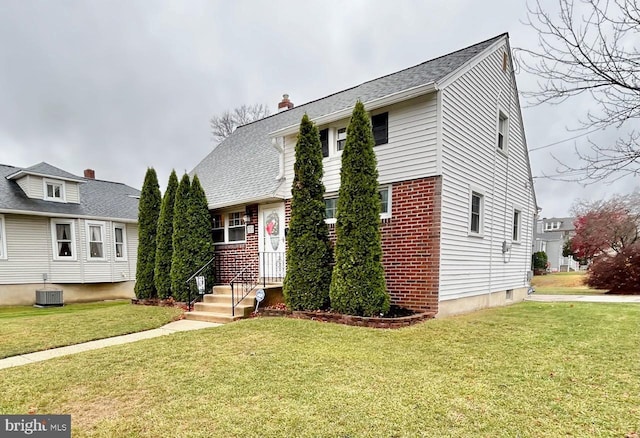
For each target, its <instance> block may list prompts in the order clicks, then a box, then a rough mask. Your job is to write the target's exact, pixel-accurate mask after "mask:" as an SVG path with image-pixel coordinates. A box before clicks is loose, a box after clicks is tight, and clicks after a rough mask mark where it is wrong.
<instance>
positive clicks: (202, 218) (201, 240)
mask: <svg viewBox="0 0 640 438" xmlns="http://www.w3.org/2000/svg"><path fill="white" fill-rule="evenodd" d="M187 214H188V216H189V231H190V236H189V247H190V251H191V259H190V271H191V272H190V273H189V276H191V275H193V273H194V272H196V271H197V270H198V269H200V268H202V267H203V266H204V265H205V264H206V263H207V262H208V261H209V260H211V257H212V256H213V238H212V236H211V228H212V223H211V215H210V214H209V207H208V203H207V197H206V195H205V194H204V190H203V189H202V186H201V185H200V180H199V179H198V175H194V177H193V180H192V181H191V191H190V193H189V207H188V208H187ZM212 274H213V269H212V266H211V265H209V267H207V268H205V269H204V270H203V271H202V273H201V275H202V276H204V277H205V279H206V284H207V289H210V288H211V286H212V285H213V275H212ZM195 290H196V289H195V288H194V291H195Z"/></svg>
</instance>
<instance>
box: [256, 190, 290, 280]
mask: <svg viewBox="0 0 640 438" xmlns="http://www.w3.org/2000/svg"><path fill="white" fill-rule="evenodd" d="M258 240H259V251H260V277H262V278H266V279H267V280H274V281H282V279H283V278H284V275H285V273H286V264H285V261H286V256H285V236H284V202H279V203H277V204H267V205H260V206H259V208H258Z"/></svg>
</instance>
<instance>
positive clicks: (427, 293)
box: [285, 177, 442, 312]
mask: <svg viewBox="0 0 640 438" xmlns="http://www.w3.org/2000/svg"><path fill="white" fill-rule="evenodd" d="M441 197H442V178H441V177H430V178H423V179H417V180H411V181H404V182H399V183H395V184H393V187H392V189H391V209H392V211H391V218H389V219H383V220H382V226H381V234H382V253H383V255H382V264H383V266H384V270H385V279H386V281H387V290H388V291H389V294H390V295H391V302H392V304H396V305H399V306H402V307H405V308H408V309H413V310H420V311H432V312H437V311H438V290H439V283H440V206H441ZM290 214H291V200H287V201H285V216H286V219H285V222H286V223H287V224H288V223H289V217H290ZM329 234H330V237H331V239H332V241H334V242H335V226H334V225H330V226H329Z"/></svg>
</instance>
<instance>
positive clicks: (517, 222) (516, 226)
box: [511, 209, 522, 242]
mask: <svg viewBox="0 0 640 438" xmlns="http://www.w3.org/2000/svg"><path fill="white" fill-rule="evenodd" d="M521 222H522V212H521V211H520V210H515V209H514V210H513V232H512V235H511V240H513V241H514V242H520V233H521V230H520V227H521Z"/></svg>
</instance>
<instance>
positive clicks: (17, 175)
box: [5, 169, 86, 183]
mask: <svg viewBox="0 0 640 438" xmlns="http://www.w3.org/2000/svg"><path fill="white" fill-rule="evenodd" d="M27 175H33V176H39V177H42V178H51V179H59V180H63V181H71V182H76V183H85V182H86V181H85V180H83V179H80V178H68V177H66V176H56V175H47V174H46V173H38V172H29V171H25V170H24V169H21V170H19V171H17V172H15V173H12V174H11V175H7V176H6V177H5V178H6V179H8V180H16V179H19V178H20V177H22V176H27Z"/></svg>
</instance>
